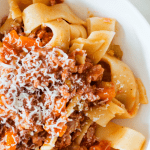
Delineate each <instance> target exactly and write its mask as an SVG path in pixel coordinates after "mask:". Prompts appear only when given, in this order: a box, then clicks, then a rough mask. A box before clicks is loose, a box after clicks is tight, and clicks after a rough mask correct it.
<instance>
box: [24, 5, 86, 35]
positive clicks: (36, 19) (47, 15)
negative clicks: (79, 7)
mask: <svg viewBox="0 0 150 150" xmlns="http://www.w3.org/2000/svg"><path fill="white" fill-rule="evenodd" d="M59 18H62V19H64V20H66V21H68V22H69V23H72V24H83V25H85V22H84V21H83V20H81V19H80V18H78V17H77V16H76V15H75V14H74V13H73V12H72V11H71V9H70V8H69V6H67V5H66V4H57V5H54V6H46V5H45V4H42V3H35V4H32V5H30V6H29V7H27V8H26V9H24V11H23V22H24V27H25V32H26V33H30V32H31V31H32V30H33V29H35V28H37V27H38V26H40V25H41V24H42V23H46V22H48V21H52V20H55V19H59Z"/></svg>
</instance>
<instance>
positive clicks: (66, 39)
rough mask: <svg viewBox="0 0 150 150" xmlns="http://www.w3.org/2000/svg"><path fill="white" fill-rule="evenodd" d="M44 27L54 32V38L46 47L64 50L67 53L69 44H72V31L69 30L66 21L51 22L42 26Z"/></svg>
mask: <svg viewBox="0 0 150 150" xmlns="http://www.w3.org/2000/svg"><path fill="white" fill-rule="evenodd" d="M42 25H43V26H44V27H45V26H46V27H49V28H50V29H51V30H52V32H53V37H52V39H51V40H50V42H48V43H47V44H46V45H45V47H47V48H52V47H58V48H60V49H63V50H64V51H65V52H67V50H68V49H69V43H70V30H69V24H68V23H67V22H66V21H64V20H60V21H57V20H55V21H51V22H48V23H43V24H42Z"/></svg>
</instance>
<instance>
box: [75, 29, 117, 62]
mask: <svg viewBox="0 0 150 150" xmlns="http://www.w3.org/2000/svg"><path fill="white" fill-rule="evenodd" d="M114 35H115V32H111V31H95V32H92V33H91V34H90V36H89V37H88V38H87V39H81V38H79V39H75V40H73V41H72V43H85V44H84V47H83V49H85V50H86V53H87V55H88V57H89V58H90V59H91V60H92V61H93V63H95V64H96V63H98V62H99V61H100V60H101V58H102V57H103V55H104V54H105V53H106V51H107V49H108V47H109V45H110V43H111V41H112V39H113V37H114Z"/></svg>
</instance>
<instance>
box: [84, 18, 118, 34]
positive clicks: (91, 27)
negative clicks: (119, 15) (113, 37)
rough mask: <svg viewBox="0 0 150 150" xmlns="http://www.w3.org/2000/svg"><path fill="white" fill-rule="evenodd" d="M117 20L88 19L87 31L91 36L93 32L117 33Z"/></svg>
mask: <svg viewBox="0 0 150 150" xmlns="http://www.w3.org/2000/svg"><path fill="white" fill-rule="evenodd" d="M115 25H116V20H115V19H111V18H100V17H92V18H88V19H87V31H88V35H90V34H91V33H92V32H93V31H100V30H106V31H115Z"/></svg>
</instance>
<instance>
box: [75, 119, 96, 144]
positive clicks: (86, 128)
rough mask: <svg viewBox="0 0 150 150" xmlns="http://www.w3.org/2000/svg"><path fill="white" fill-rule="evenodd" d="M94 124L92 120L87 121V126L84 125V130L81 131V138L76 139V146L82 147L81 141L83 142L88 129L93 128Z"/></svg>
mask: <svg viewBox="0 0 150 150" xmlns="http://www.w3.org/2000/svg"><path fill="white" fill-rule="evenodd" d="M92 123H93V121H92V120H90V119H88V120H86V123H85V125H84V126H83V128H82V129H81V130H82V131H81V133H80V135H79V136H78V137H77V138H76V140H75V143H76V144H78V145H80V143H81V141H82V139H83V137H84V135H85V134H86V133H87V130H88V128H89V127H90V126H91V124H92Z"/></svg>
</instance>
